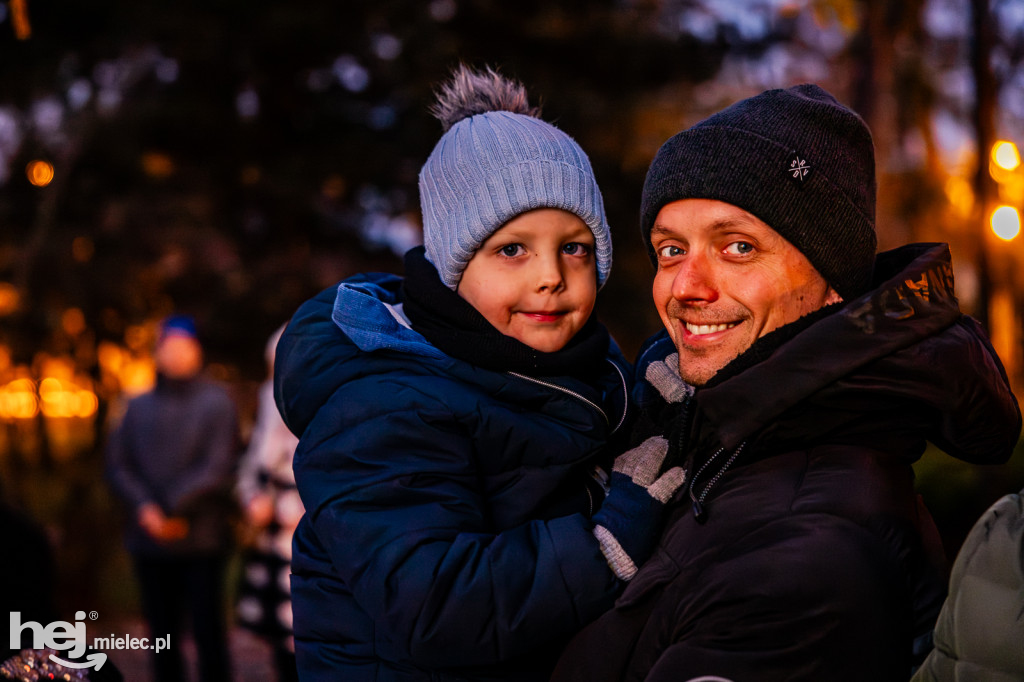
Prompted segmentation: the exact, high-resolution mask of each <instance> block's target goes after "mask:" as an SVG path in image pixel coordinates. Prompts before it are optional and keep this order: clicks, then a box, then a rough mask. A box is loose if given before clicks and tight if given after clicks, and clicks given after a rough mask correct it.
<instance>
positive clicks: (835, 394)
mask: <svg viewBox="0 0 1024 682" xmlns="http://www.w3.org/2000/svg"><path fill="white" fill-rule="evenodd" d="M874 214H875V178H874V153H873V146H872V142H871V137H870V133H869V131H868V129H867V127H866V125H865V124H864V122H863V121H862V120H861V119H860V118H859V117H858V116H857V115H856V114H855V113H853V112H852V111H850V110H849V109H847V108H846V107H844V106H843V105H841V104H840V103H839V102H837V101H836V100H835V99H834V98H833V97H832V96H831V95H829V94H828V93H827V92H825V91H824V90H822V89H821V88H818V87H816V86H813V85H801V86H797V87H794V88H790V89H788V90H772V91H768V92H764V93H762V94H760V95H757V96H755V97H752V98H749V99H747V100H744V101H741V102H738V103H737V104H734V105H733V106H731V107H729V108H727V109H725V110H723V111H721V112H719V113H718V114H716V115H714V116H712V117H710V118H708V119H706V120H704V121H702V122H700V123H698V124H696V125H695V126H693V127H692V128H690V129H688V130H686V131H684V132H682V133H680V134H678V135H676V136H675V137H673V138H672V139H670V140H669V141H668V142H666V143H665V145H664V146H663V147H662V148H661V149H660V150H659V151H658V154H657V156H656V157H655V159H654V161H653V162H652V164H651V167H650V169H649V172H648V175H647V179H646V182H645V185H644V192H643V201H642V209H641V221H642V229H643V235H644V238H645V240H646V242H647V244H648V247H649V249H650V252H651V255H652V259H653V260H654V261H655V263H656V264H657V268H658V270H657V274H656V276H655V280H654V288H653V290H654V299H655V305H656V306H657V308H658V311H659V313H660V316H661V319H662V322H663V323H664V325H665V330H664V331H662V332H661V333H659V334H658V335H656V336H655V337H653V338H652V339H651V340H649V341H648V343H647V344H645V345H644V348H643V349H642V350H641V354H640V356H639V358H638V362H637V371H638V373H639V377H640V379H641V381H639V382H638V390H637V399H638V403H639V405H640V407H641V410H642V415H641V418H640V424H639V426H638V429H639V431H638V433H637V434H636V438H637V440H640V439H643V438H646V437H648V436H650V435H652V434H653V435H656V434H664V435H665V436H666V437H667V438H668V440H669V443H670V453H669V461H668V462H667V463H666V465H671V464H673V463H683V464H684V466H685V469H686V471H687V482H686V484H685V485H684V487H683V489H682V491H681V493H680V494H677V496H676V497H675V499H674V500H673V503H674V509H673V511H672V513H671V517H670V520H669V522H668V525H667V527H666V530H665V532H664V533H663V535H662V538H661V543H660V546H659V548H658V551H657V552H656V554H655V556H654V557H653V558H652V559H651V560H650V561H649V562H647V563H646V564H645V565H644V566H643V567H642V568H641V570H640V571H639V573H638V574H637V575H636V577H635V578H634V579H633V580H632V581H631V582H630V583H629V585H628V587H627V588H626V590H625V592H624V593H623V595H622V596H621V598H620V599H619V601H618V602H617V604H616V607H615V608H614V609H613V610H612V611H611V612H609V613H607V614H605V615H604V616H602V617H601V618H600V619H598V620H597V621H596V622H595V623H593V624H591V625H590V626H589V627H588V628H586V629H585V630H584V631H583V632H582V633H581V634H580V635H579V636H578V637H577V638H576V639H575V640H574V641H573V642H572V644H571V645H570V646H569V648H568V649H567V651H566V652H565V654H564V656H563V657H562V660H561V662H560V663H559V667H558V670H557V671H556V674H555V678H554V679H555V680H586V681H587V682H595V681H598V680H626V679H628V680H648V681H652V682H654V681H657V682H660V681H662V680H665V681H668V680H673V681H676V680H678V681H683V680H698V679H699V680H723V679H724V680H732V681H734V682H747V681H757V682H766V681H771V680H830V681H833V682H834V681H836V680H858V681H861V682H862V681H864V680H872V681H873V682H879V681H883V680H906V679H907V678H908V677H909V676H910V674H911V671H912V668H913V666H914V665H915V664H916V663H919V662H920V658H921V657H923V654H924V653H926V652H927V648H928V646H929V644H928V642H929V634H930V631H931V628H932V626H933V624H934V621H935V617H936V614H937V613H938V610H939V607H940V605H941V603H942V598H943V590H944V588H943V585H944V575H943V569H942V567H941V559H938V558H937V556H938V555H940V554H941V552H940V551H938V550H937V549H936V544H937V541H934V540H932V539H931V538H934V537H936V536H935V533H934V527H933V524H932V523H931V520H930V517H928V515H927V512H926V511H925V510H924V507H923V505H919V503H918V499H917V496H916V494H915V492H914V480H913V470H912V468H911V464H912V462H914V461H915V460H916V459H917V458H918V457H919V456H920V455H921V453H922V452H923V450H924V448H925V444H926V441H931V442H933V443H935V444H936V445H938V446H939V447H940V448H942V449H943V450H944V451H945V452H947V453H949V454H951V455H954V456H956V457H959V458H961V459H964V460H967V461H969V462H975V463H986V464H987V463H999V462H1003V461H1005V460H1006V459H1007V458H1008V457H1009V455H1010V453H1011V450H1012V448H1013V446H1014V444H1015V443H1016V442H1017V438H1018V435H1019V433H1020V428H1021V417H1020V410H1019V408H1018V406H1017V402H1016V400H1015V398H1014V396H1013V395H1012V394H1011V392H1010V389H1009V386H1008V383H1007V380H1006V376H1005V373H1004V371H1003V368H1002V366H1001V364H1000V362H999V359H998V358H997V357H996V355H995V353H994V351H993V350H992V347H991V346H990V344H989V342H988V341H987V339H986V337H985V334H984V332H983V331H982V330H981V328H980V327H979V325H978V324H977V323H976V322H975V321H974V320H972V319H971V318H969V317H966V316H965V315H963V314H961V313H960V311H959V309H958V307H957V302H956V299H955V297H954V295H953V282H952V270H951V267H950V256H949V252H948V249H947V248H946V247H945V246H944V245H940V244H916V245H909V246H905V247H902V248H899V249H896V250H894V251H890V252H886V253H882V254H880V255H878V256H877V258H876V256H875V253H874V251H875V245H876V241H875V231H874Z"/></svg>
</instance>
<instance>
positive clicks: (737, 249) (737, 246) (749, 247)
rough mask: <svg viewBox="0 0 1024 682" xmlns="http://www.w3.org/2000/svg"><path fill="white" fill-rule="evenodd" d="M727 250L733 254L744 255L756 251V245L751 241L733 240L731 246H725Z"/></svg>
mask: <svg viewBox="0 0 1024 682" xmlns="http://www.w3.org/2000/svg"><path fill="white" fill-rule="evenodd" d="M725 250H726V251H727V252H729V253H731V254H734V255H738V256H743V255H746V254H748V253H753V252H754V245H753V244H751V243H750V242H733V243H732V244H729V246H727V247H725Z"/></svg>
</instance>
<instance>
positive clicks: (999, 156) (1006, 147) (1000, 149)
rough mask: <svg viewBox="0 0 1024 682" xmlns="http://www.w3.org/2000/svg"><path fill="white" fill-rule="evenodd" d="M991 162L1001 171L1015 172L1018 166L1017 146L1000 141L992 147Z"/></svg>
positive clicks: (1018, 154) (1018, 153)
mask: <svg viewBox="0 0 1024 682" xmlns="http://www.w3.org/2000/svg"><path fill="white" fill-rule="evenodd" d="M992 162H993V163H995V164H996V165H997V166H999V167H1000V168H1002V169H1003V170H1008V171H1012V170H1016V169H1017V167H1018V166H1020V152H1019V151H1018V150H1017V145H1015V144H1014V143H1012V142H1007V141H1006V140H1000V141H999V142H996V143H995V144H994V145H993V146H992Z"/></svg>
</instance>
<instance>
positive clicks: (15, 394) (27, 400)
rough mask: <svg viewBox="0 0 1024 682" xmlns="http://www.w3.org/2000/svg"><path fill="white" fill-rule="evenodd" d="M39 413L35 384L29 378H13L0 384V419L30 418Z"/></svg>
mask: <svg viewBox="0 0 1024 682" xmlns="http://www.w3.org/2000/svg"><path fill="white" fill-rule="evenodd" d="M37 414H39V399H38V398H37V397H36V384H35V382H34V381H32V380H31V379H25V378H22V379H15V380H14V381H12V382H10V383H8V384H7V385H6V386H0V419H32V418H34V417H35V416H36V415H37Z"/></svg>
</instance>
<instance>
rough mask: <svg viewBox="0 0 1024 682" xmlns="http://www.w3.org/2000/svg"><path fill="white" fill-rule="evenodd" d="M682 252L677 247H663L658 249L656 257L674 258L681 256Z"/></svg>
mask: <svg viewBox="0 0 1024 682" xmlns="http://www.w3.org/2000/svg"><path fill="white" fill-rule="evenodd" d="M682 253H683V250H682V249H681V248H679V247H678V246H673V245H669V246H663V247H661V248H660V249H658V256H659V257H661V258H675V257H676V256H680V255H682Z"/></svg>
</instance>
